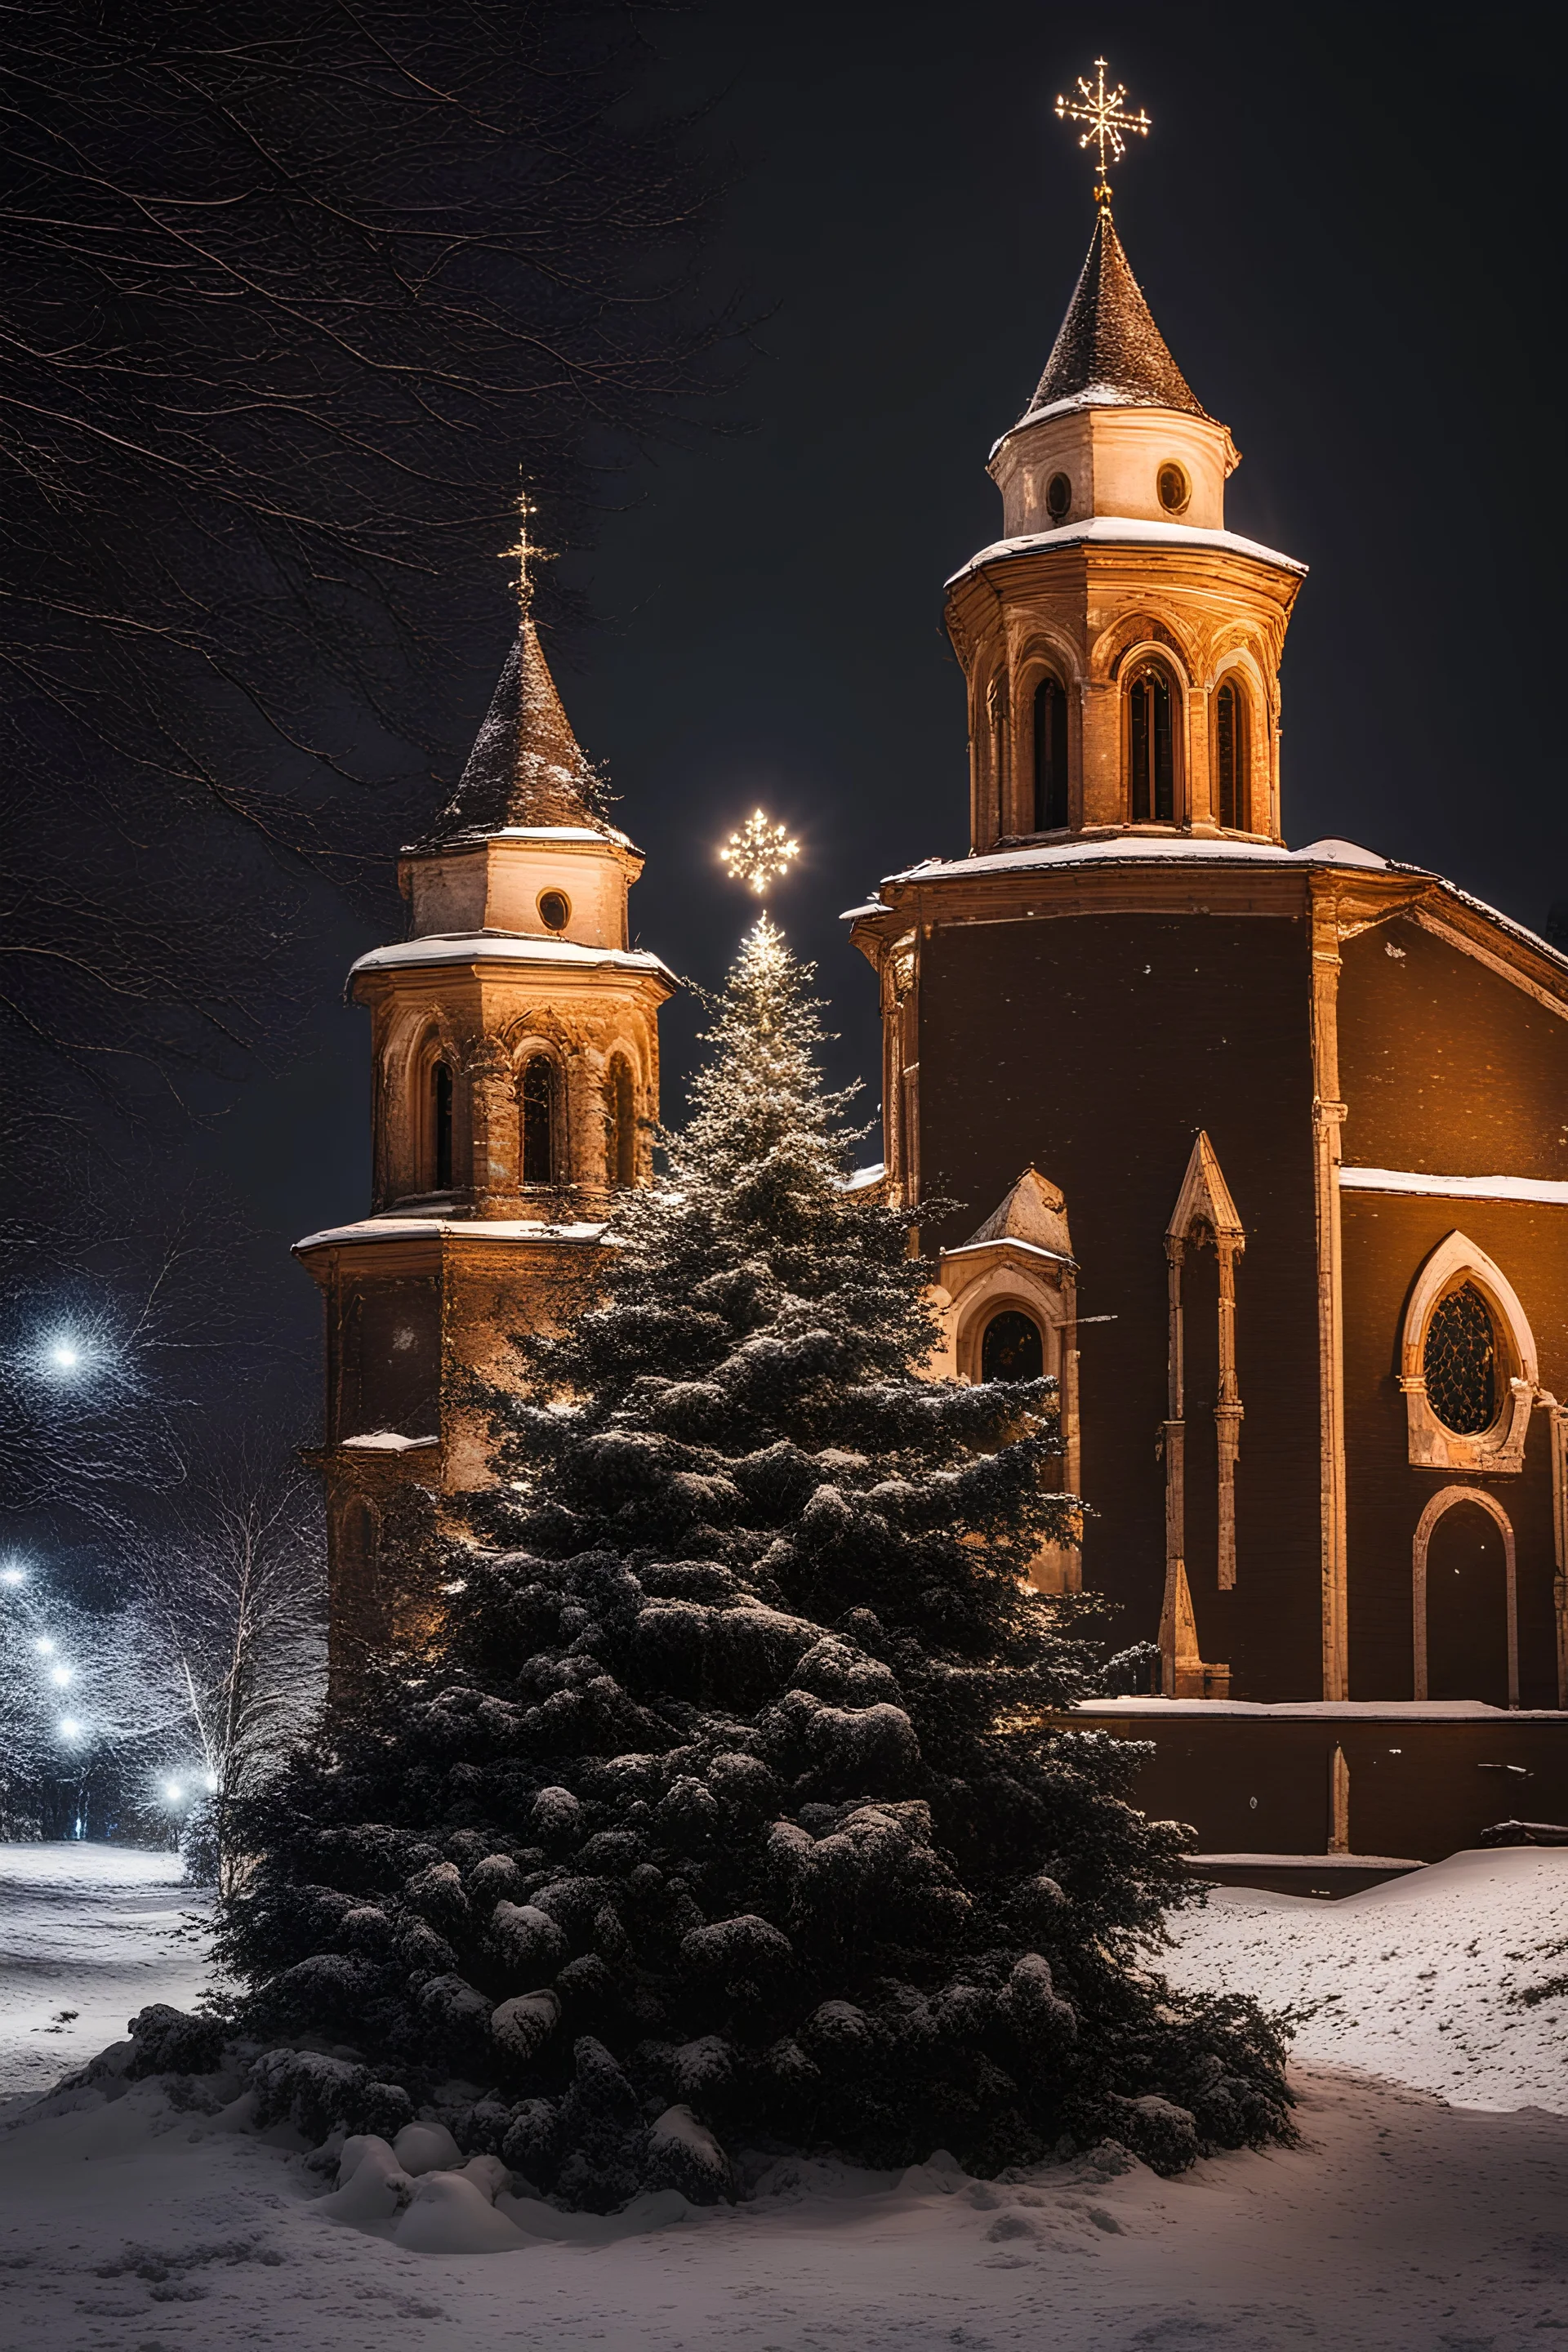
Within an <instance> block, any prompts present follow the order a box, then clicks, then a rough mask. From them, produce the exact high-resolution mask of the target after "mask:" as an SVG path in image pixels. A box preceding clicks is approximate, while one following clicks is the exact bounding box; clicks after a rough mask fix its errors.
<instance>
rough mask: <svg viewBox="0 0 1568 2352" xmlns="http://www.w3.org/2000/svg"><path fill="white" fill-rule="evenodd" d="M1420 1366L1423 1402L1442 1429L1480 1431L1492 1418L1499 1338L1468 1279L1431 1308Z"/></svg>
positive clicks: (1460, 1432) (1462, 1433) (1462, 1432)
mask: <svg viewBox="0 0 1568 2352" xmlns="http://www.w3.org/2000/svg"><path fill="white" fill-rule="evenodd" d="M1421 1369H1422V1371H1423V1373H1424V1374H1425V1376H1426V1402H1427V1403H1428V1404H1429V1405H1430V1406H1431V1408H1432V1410H1433V1412H1435V1413H1436V1416H1437V1418H1438V1420H1439V1421H1440V1422H1441V1423H1442V1424H1443V1426H1444V1428H1445V1429H1451V1430H1453V1431H1454V1432H1455V1433H1457V1434H1458V1436H1460V1437H1479V1435H1480V1433H1481V1432H1482V1430H1483V1429H1489V1428H1490V1427H1491V1425H1492V1423H1493V1422H1494V1421H1495V1420H1496V1419H1497V1406H1498V1339H1497V1326H1496V1325H1495V1324H1494V1323H1493V1321H1492V1317H1491V1309H1490V1307H1489V1306H1488V1305H1487V1302H1486V1300H1485V1299H1484V1298H1483V1297H1481V1294H1480V1292H1479V1290H1478V1289H1477V1288H1476V1286H1475V1284H1474V1283H1473V1282H1465V1283H1461V1284H1460V1286H1459V1287H1458V1290H1450V1291H1449V1293H1448V1295H1447V1297H1446V1298H1440V1299H1439V1300H1438V1301H1437V1304H1436V1307H1434V1308H1433V1309H1432V1320H1431V1321H1430V1322H1429V1323H1428V1324H1427V1326H1426V1347H1425V1348H1424V1349H1422V1354H1421Z"/></svg>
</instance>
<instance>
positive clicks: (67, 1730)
mask: <svg viewBox="0 0 1568 2352" xmlns="http://www.w3.org/2000/svg"><path fill="white" fill-rule="evenodd" d="M59 1734H60V1738H62V1739H79V1738H81V1725H80V1723H79V1721H78V1719H77V1717H75V1716H74V1715H62V1716H61V1717H60V1721H59Z"/></svg>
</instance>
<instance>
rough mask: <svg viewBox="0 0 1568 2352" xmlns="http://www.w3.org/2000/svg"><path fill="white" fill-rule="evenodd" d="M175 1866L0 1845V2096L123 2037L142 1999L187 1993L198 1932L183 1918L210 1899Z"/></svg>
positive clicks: (181, 1999)
mask: <svg viewBox="0 0 1568 2352" xmlns="http://www.w3.org/2000/svg"><path fill="white" fill-rule="evenodd" d="M180 1871H181V1865H180V1859H179V1856H178V1855H177V1854H173V1853H135V1852H133V1851H132V1850H131V1849H130V1848H129V1847H125V1846H111V1845H89V1844H86V1843H83V1844H79V1845H71V1844H62V1845H0V2105H3V2103H4V2102H5V2101H6V2100H8V2099H13V2098H15V2097H16V2096H17V2095H18V2094H20V2093H25V2092H38V2091H42V2090H47V2088H48V2086H49V2084H51V2083H54V2082H57V2081H58V2079H59V2077H60V2076H61V2075H62V2074H67V2073H68V2072H69V2071H70V2069H71V2068H72V2067H75V2066H80V2065H82V2064H83V2063H85V2062H86V2060H88V2059H89V2058H90V2057H91V2056H92V2055H93V2054H94V2053H95V2052H96V2051H99V2050H101V2049H103V2048H104V2047H105V2045H106V2044H107V2043H109V2042H120V2041H122V2040H123V2038H124V2034H125V2021H126V2019H127V2018H128V2017H130V2016H131V2015H132V2013H133V2011H136V2010H138V2009H141V2008H142V2007H144V2006H145V2004H146V2003H147V2002H148V2001H150V2000H168V2001H173V2002H174V2004H175V2006H176V2007H178V2008H188V2007H189V2006H190V2005H191V2003H192V2002H193V2001H194V2000H195V1998H196V1995H197V1992H198V1991H199V1990H200V1987H201V1982H202V1978H203V1973H204V1952H205V1938H203V1937H201V1936H200V1934H199V1933H197V1934H194V1935H193V1934H192V1933H191V1932H190V1930H189V1927H188V1922H189V1921H190V1919H191V1918H192V1916H197V1917H199V1916H203V1915H205V1912H206V1910H207V1909H208V1907H209V1906H208V1900H207V1897H206V1896H205V1895H199V1894H196V1893H195V1892H194V1891H193V1890H192V1889H191V1888H190V1887H187V1886H184V1885H181V1883H180ZM62 2010H71V2011H75V2012H76V2014H75V2016H74V2017H73V2018H72V2019H70V2020H68V2021H66V2022H64V2023H61V2022H60V2021H59V2012H60V2011H62Z"/></svg>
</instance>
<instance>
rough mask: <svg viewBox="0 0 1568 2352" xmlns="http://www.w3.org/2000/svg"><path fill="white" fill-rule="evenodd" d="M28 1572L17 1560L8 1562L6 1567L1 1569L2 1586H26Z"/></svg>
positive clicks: (0, 1582) (0, 1579) (0, 1581)
mask: <svg viewBox="0 0 1568 2352" xmlns="http://www.w3.org/2000/svg"><path fill="white" fill-rule="evenodd" d="M26 1581H27V1571H26V1569H25V1568H23V1567H21V1566H19V1565H18V1563H17V1562H16V1560H14V1559H13V1560H7V1562H6V1563H5V1567H4V1568H0V1584H13V1585H15V1584H26Z"/></svg>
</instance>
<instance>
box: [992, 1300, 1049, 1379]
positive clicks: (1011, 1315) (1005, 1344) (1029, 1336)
mask: <svg viewBox="0 0 1568 2352" xmlns="http://www.w3.org/2000/svg"><path fill="white" fill-rule="evenodd" d="M1045 1369H1046V1351H1045V1348H1044V1345H1043V1344H1042V1342H1041V1339H1040V1327H1039V1325H1038V1324H1037V1322H1036V1321H1035V1319H1034V1318H1033V1317H1032V1316H1030V1315H1021V1314H1020V1313H1019V1311H1018V1309H1017V1308H1016V1307H1004V1308H1003V1310H1002V1312H1001V1314H1000V1315H993V1317H992V1318H991V1320H990V1322H989V1323H987V1325H986V1326H985V1337H984V1339H982V1341H981V1342H980V1377H981V1379H982V1380H983V1381H1037V1380H1038V1379H1039V1378H1040V1377H1041V1375H1042V1373H1043V1372H1044V1371H1045Z"/></svg>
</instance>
